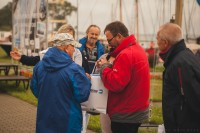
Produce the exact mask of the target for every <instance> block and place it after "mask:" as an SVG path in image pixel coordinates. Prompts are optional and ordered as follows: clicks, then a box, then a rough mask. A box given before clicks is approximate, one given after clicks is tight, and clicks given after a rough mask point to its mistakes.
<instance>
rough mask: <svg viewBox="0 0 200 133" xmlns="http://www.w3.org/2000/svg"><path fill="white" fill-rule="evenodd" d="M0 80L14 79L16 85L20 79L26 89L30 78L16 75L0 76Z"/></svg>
mask: <svg viewBox="0 0 200 133" xmlns="http://www.w3.org/2000/svg"><path fill="white" fill-rule="evenodd" d="M0 81H16V86H19V84H20V81H22V82H23V84H24V89H25V90H28V87H29V82H30V78H28V77H25V76H18V75H12V76H0Z"/></svg>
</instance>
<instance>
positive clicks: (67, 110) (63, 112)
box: [31, 47, 91, 133]
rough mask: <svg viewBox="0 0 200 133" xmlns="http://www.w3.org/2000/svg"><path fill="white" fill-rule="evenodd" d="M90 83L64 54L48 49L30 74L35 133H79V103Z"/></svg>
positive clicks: (80, 124) (80, 120)
mask: <svg viewBox="0 0 200 133" xmlns="http://www.w3.org/2000/svg"><path fill="white" fill-rule="evenodd" d="M90 87H91V83H90V80H89V79H88V78H87V76H86V75H85V72H84V70H83V69H82V68H81V67H80V66H79V65H77V64H76V63H74V62H73V61H72V59H71V58H70V57H69V55H68V54H66V53H65V52H63V51H61V50H59V49H57V48H55V47H54V48H50V49H49V50H48V52H47V53H46V54H45V56H44V58H43V59H42V61H40V62H39V63H38V64H37V65H36V66H35V67H34V71H33V78H32V80H31V90H32V92H33V94H34V95H35V96H36V97H37V98H38V108H37V122H36V132H37V133H80V132H81V128H82V112H81V106H80V103H82V102H84V101H86V100H87V99H88V97H89V93H90Z"/></svg>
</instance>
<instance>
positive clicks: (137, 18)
mask: <svg viewBox="0 0 200 133" xmlns="http://www.w3.org/2000/svg"><path fill="white" fill-rule="evenodd" d="M135 2H136V27H137V31H136V38H137V41H138V42H139V40H140V39H139V15H138V13H139V12H138V0H136V1H135Z"/></svg>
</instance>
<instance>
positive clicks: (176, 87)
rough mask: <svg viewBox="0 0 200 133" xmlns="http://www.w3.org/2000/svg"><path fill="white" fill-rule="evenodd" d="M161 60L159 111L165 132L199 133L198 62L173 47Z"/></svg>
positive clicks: (183, 48) (180, 47)
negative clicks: (160, 106)
mask: <svg viewBox="0 0 200 133" xmlns="http://www.w3.org/2000/svg"><path fill="white" fill-rule="evenodd" d="M160 56H161V58H164V67H165V70H164V72H163V93H162V108H163V120H164V125H165V129H166V132H167V133H173V132H176V133H184V132H185V133H193V132H194V133H200V62H199V61H198V59H197V58H196V57H195V55H194V54H193V53H192V52H191V51H190V50H189V49H188V48H186V45H185V43H184V40H181V41H180V42H179V43H177V44H175V45H174V46H173V47H172V48H171V49H170V50H169V51H168V52H167V53H162V54H161V53H160Z"/></svg>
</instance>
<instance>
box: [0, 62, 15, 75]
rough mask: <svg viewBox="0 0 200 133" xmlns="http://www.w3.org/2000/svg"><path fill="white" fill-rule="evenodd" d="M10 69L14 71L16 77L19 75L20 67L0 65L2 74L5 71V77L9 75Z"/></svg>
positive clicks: (9, 64) (6, 64) (7, 64)
mask: <svg viewBox="0 0 200 133" xmlns="http://www.w3.org/2000/svg"><path fill="white" fill-rule="evenodd" d="M10 68H13V69H14V72H15V75H18V65H17V64H12V63H0V72H1V71H2V70H3V71H4V73H5V75H8V74H9V71H10Z"/></svg>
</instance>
